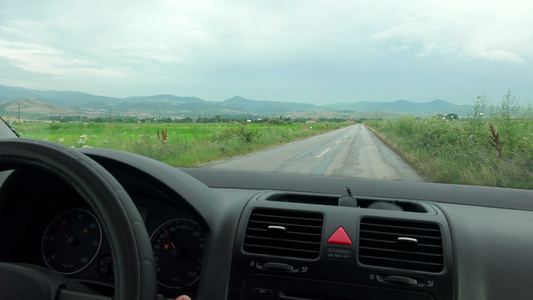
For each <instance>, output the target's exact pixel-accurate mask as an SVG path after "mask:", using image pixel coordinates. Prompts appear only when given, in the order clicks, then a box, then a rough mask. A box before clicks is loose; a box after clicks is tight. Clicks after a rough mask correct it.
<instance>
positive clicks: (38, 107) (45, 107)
mask: <svg viewBox="0 0 533 300" xmlns="http://www.w3.org/2000/svg"><path fill="white" fill-rule="evenodd" d="M19 111H20V113H21V115H25V116H39V117H40V116H65V115H75V112H74V111H72V110H69V109H65V108H62V107H59V106H56V105H53V104H50V103H47V102H44V101H41V100H36V99H28V100H17V101H10V102H7V103H5V104H2V105H0V115H4V116H16V115H18V113H19Z"/></svg>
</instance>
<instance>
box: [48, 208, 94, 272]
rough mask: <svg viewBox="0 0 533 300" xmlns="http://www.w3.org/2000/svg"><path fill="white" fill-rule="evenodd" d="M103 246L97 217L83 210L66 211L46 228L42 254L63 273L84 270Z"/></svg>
mask: <svg viewBox="0 0 533 300" xmlns="http://www.w3.org/2000/svg"><path fill="white" fill-rule="evenodd" d="M101 243H102V229H101V228H100V223H98V220H97V219H96V217H95V216H94V215H93V214H91V213H90V212H89V211H87V210H85V209H81V208H76V209H70V210H66V211H64V212H62V213H60V214H59V215H57V216H56V217H55V218H54V219H53V220H52V221H51V222H50V223H49V224H48V226H47V227H46V230H45V231H44V234H43V241H42V245H41V252H42V255H43V259H44V262H45V263H46V265H47V266H48V267H49V268H50V269H52V270H54V271H56V272H57V273H61V274H74V273H76V272H79V271H81V270H83V269H85V268H86V267H87V266H88V265H89V264H90V263H91V262H92V261H93V260H94V258H95V257H96V254H97V253H98V250H99V249H100V244H101Z"/></svg>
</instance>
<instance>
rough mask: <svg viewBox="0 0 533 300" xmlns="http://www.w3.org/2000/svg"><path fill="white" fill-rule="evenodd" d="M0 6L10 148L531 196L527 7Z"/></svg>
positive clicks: (8, 2) (2, 103)
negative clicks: (33, 143) (87, 150)
mask: <svg viewBox="0 0 533 300" xmlns="http://www.w3.org/2000/svg"><path fill="white" fill-rule="evenodd" d="M0 5H1V9H0V68H1V70H2V72H0V116H2V118H3V119H5V120H6V121H7V122H8V123H9V125H10V126H11V127H13V128H15V130H16V131H17V132H18V133H19V134H20V135H21V136H22V138H35V139H44V140H48V141H52V142H56V143H60V144H63V145H66V146H68V147H75V148H82V147H100V148H112V149H118V150H123V151H128V152H133V153H138V154H141V155H145V156H149V157H152V158H155V159H158V160H161V161H163V162H165V163H168V164H170V165H173V166H177V167H202V168H229V169H241V170H253V171H260V172H290V173H301V174H313V175H318V176H343V177H366V178H380V179H390V180H413V181H430V182H442V183H458V184H473V185H488V186H498V187H513V188H527V189H532V188H533V120H532V118H533V108H532V106H531V96H532V95H533V68H531V66H530V64H531V60H532V59H533V57H532V53H533V43H532V41H533V31H531V30H530V28H533V19H532V18H531V17H530V12H531V11H533V3H530V2H524V1H521V0H511V1H507V2H505V3H501V2H487V1H478V0H474V1H468V2H464V1H388V0H386V1H378V2H376V1H328V2H324V1H152V2H149V1H68V2H65V1H57V0H52V1H41V2H33V1H32V2H31V3H30V2H29V1H24V0H23V1H12V0H0ZM2 132H4V133H8V132H9V133H10V131H9V130H7V131H6V130H4V131H2ZM6 135H7V134H6Z"/></svg>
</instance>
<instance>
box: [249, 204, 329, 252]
mask: <svg viewBox="0 0 533 300" xmlns="http://www.w3.org/2000/svg"><path fill="white" fill-rule="evenodd" d="M323 221H324V216H323V215H322V214H319V213H309V212H299V211H291V210H272V209H255V210H254V211H253V212H252V214H251V215H250V219H249V220H248V226H247V228H246V235H245V237H244V247H243V248H244V251H246V252H249V253H256V254H266V255H274V256H284V257H296V258H308V259H314V258H318V257H319V255H320V243H321V239H322V224H323Z"/></svg>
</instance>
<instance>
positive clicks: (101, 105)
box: [0, 85, 467, 117]
mask: <svg viewBox="0 0 533 300" xmlns="http://www.w3.org/2000/svg"><path fill="white" fill-rule="evenodd" d="M29 99H37V100H39V101H41V102H42V103H37V102H35V101H37V100H33V101H34V102H31V101H30V102H28V103H34V105H35V108H33V109H32V111H36V110H39V109H42V110H43V111H46V112H49V111H50V112H51V111H54V112H55V113H57V114H74V113H77V114H80V115H89V116H99V115H102V116H103V115H109V113H112V114H114V115H121V116H137V117H158V116H161V117H169V116H215V115H221V116H223V117H235V116H249V117H253V116H279V115H289V114H291V115H294V114H297V113H302V112H310V113H323V112H326V111H338V112H349V111H354V112H391V113H407V114H422V115H429V114H437V113H443V114H447V113H457V114H464V113H465V111H466V109H467V108H466V107H463V106H460V105H454V104H451V103H448V102H446V101H443V100H433V101H431V102H427V103H414V102H410V101H407V100H397V101H394V102H369V101H362V102H355V103H336V104H329V105H323V106H317V105H313V104H306V103H296V102H279V101H270V100H252V99H246V98H244V97H241V96H235V97H232V98H230V99H227V100H224V101H220V102H215V101H205V100H203V99H200V98H196V97H179V96H174V95H154V96H138V97H128V98H113V97H105V96H96V95H91V94H86V93H80V92H68V91H67V92H61V91H38V90H31V89H26V88H20V87H10V86H5V85H0V103H2V102H4V103H5V102H9V101H14V100H24V101H29ZM43 103H47V104H48V105H53V106H54V107H55V108H53V109H52V108H50V107H48V108H47V107H46V105H44V104H43ZM11 105H12V104H11ZM10 107H12V106H10ZM17 109H18V108H17ZM61 109H62V110H61ZM4 111H5V112H6V113H10V114H11V113H12V111H10V110H9V109H8V110H5V109H4ZM21 112H22V110H21ZM1 113H2V110H0V114H1Z"/></svg>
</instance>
